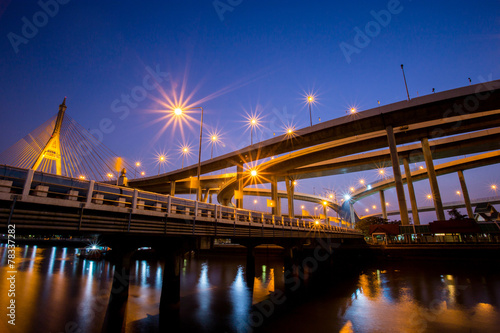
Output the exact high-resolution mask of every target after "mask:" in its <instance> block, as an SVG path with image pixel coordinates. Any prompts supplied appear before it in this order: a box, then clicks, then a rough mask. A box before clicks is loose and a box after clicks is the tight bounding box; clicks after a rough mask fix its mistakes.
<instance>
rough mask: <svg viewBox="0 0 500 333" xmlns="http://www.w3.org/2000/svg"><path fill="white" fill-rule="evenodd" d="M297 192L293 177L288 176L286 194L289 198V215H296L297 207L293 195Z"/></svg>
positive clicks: (292, 216)
mask: <svg viewBox="0 0 500 333" xmlns="http://www.w3.org/2000/svg"><path fill="white" fill-rule="evenodd" d="M294 194H295V185H294V184H293V179H292V178H290V177H287V178H286V195H287V199H288V217H289V218H294V217H295V207H294V204H293V196H294Z"/></svg>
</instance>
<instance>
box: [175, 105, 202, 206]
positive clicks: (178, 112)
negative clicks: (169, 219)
mask: <svg viewBox="0 0 500 333" xmlns="http://www.w3.org/2000/svg"><path fill="white" fill-rule="evenodd" d="M194 109H200V110H201V120H200V145H199V149H198V171H197V174H196V178H197V181H198V188H197V190H196V200H198V201H200V200H201V191H200V173H201V139H202V136H203V108H202V107H201V106H195V107H191V108H187V109H184V110H183V109H181V108H175V109H174V114H175V115H176V116H178V117H180V116H182V114H183V112H184V111H189V110H194Z"/></svg>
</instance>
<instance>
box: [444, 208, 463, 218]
mask: <svg viewBox="0 0 500 333" xmlns="http://www.w3.org/2000/svg"><path fill="white" fill-rule="evenodd" d="M448 215H450V220H463V219H465V218H466V217H467V215H462V214H460V212H459V211H458V209H456V208H453V209H451V210H449V211H448Z"/></svg>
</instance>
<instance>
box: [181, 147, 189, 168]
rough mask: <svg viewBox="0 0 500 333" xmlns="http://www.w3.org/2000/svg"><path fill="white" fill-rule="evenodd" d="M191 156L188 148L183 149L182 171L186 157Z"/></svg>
mask: <svg viewBox="0 0 500 333" xmlns="http://www.w3.org/2000/svg"><path fill="white" fill-rule="evenodd" d="M187 154H189V148H188V147H183V148H182V164H181V169H184V156H186V155H187Z"/></svg>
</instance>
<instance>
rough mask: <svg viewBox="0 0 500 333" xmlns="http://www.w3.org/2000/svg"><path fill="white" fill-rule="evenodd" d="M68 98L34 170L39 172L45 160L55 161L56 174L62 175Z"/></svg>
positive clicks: (33, 167)
mask: <svg viewBox="0 0 500 333" xmlns="http://www.w3.org/2000/svg"><path fill="white" fill-rule="evenodd" d="M66 108H67V107H66V97H64V100H63V102H62V104H61V105H59V113H58V114H57V119H56V124H55V126H54V131H53V132H52V135H51V136H50V138H49V140H48V141H47V143H46V144H45V147H44V148H43V150H42V151H41V152H40V154H39V155H38V158H37V159H36V161H35V163H34V164H33V166H32V167H31V169H33V170H35V171H36V170H37V169H38V167H39V166H40V164H41V163H42V161H43V159H48V160H54V161H55V163H56V174H57V175H59V176H60V175H61V174H62V173H61V171H62V167H61V165H62V163H61V137H60V136H61V126H62V122H63V119H64V113H65V111H66Z"/></svg>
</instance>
